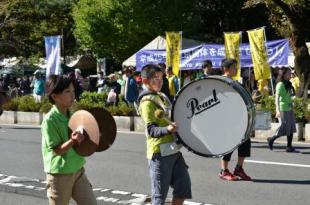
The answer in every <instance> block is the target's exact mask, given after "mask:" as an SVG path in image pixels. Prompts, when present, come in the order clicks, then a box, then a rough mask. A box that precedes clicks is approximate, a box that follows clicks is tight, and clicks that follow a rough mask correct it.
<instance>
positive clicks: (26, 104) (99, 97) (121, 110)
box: [2, 92, 135, 116]
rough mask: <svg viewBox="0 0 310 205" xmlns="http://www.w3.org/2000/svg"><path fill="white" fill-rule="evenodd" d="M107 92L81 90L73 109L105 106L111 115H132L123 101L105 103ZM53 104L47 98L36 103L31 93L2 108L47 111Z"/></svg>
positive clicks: (11, 101)
mask: <svg viewBox="0 0 310 205" xmlns="http://www.w3.org/2000/svg"><path fill="white" fill-rule="evenodd" d="M106 100H107V93H95V92H93V93H92V92H83V94H82V95H81V98H80V101H79V102H75V103H74V104H73V106H72V110H73V111H77V110H89V109H90V108H106V109H107V110H108V111H109V112H110V113H111V115H119V116H132V115H133V114H134V113H135V112H134V111H135V108H134V107H130V106H128V105H127V104H126V102H125V101H122V100H120V101H119V103H118V105H117V106H115V105H110V106H107V105H106ZM52 106H53V105H52V104H51V103H50V102H49V100H48V98H46V97H45V98H43V100H42V102H41V103H36V102H35V100H34V98H33V96H32V95H26V96H23V97H18V98H13V99H11V100H10V101H9V102H8V103H6V104H4V105H3V106H2V108H3V109H4V110H8V111H23V112H41V113H47V112H48V111H49V110H50V109H51V107H52Z"/></svg>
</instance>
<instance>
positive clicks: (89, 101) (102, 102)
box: [73, 92, 134, 116]
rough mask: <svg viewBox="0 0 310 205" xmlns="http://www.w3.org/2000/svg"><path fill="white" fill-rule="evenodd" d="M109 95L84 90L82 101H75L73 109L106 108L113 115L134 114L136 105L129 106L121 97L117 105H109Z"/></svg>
mask: <svg viewBox="0 0 310 205" xmlns="http://www.w3.org/2000/svg"><path fill="white" fill-rule="evenodd" d="M107 96H108V95H107V93H95V92H93V93H91V92H84V93H83V94H82V95H81V98H80V101H79V102H75V103H74V105H73V111H77V110H89V109H90V108H105V109H107V110H108V111H109V112H110V113H111V115H118V116H132V115H133V114H134V107H129V106H128V105H127V104H126V102H124V101H123V100H121V97H120V101H119V103H118V105H117V106H116V105H109V106H107V105H106V100H107Z"/></svg>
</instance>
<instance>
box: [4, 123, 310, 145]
mask: <svg viewBox="0 0 310 205" xmlns="http://www.w3.org/2000/svg"><path fill="white" fill-rule="evenodd" d="M1 127H4V128H12V129H40V128H41V125H33V124H0V129H1ZM117 132H118V133H130V134H141V135H144V134H145V132H142V131H132V130H129V129H117ZM266 140H267V137H266V138H262V137H254V138H251V141H252V142H266ZM293 142H294V143H296V144H305V145H308V144H310V141H309V140H306V141H298V140H297V138H296V137H293ZM277 143H286V137H285V136H283V137H281V138H279V139H277Z"/></svg>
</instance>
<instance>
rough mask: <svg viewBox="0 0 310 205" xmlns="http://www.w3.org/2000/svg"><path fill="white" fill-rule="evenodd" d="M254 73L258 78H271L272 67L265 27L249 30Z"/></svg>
mask: <svg viewBox="0 0 310 205" xmlns="http://www.w3.org/2000/svg"><path fill="white" fill-rule="evenodd" d="M248 35H249V41H250V49H251V56H252V61H253V68H254V75H255V79H256V80H261V79H269V78H270V68H269V64H268V57H267V52H266V44H265V41H266V39H265V30H264V28H260V29H255V30H251V31H248Z"/></svg>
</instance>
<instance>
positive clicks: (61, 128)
mask: <svg viewBox="0 0 310 205" xmlns="http://www.w3.org/2000/svg"><path fill="white" fill-rule="evenodd" d="M68 122H69V118H68V117H66V116H65V115H64V114H62V113H61V112H60V111H59V110H58V108H57V107H56V106H55V105H54V106H53V107H52V109H51V110H50V111H49V112H48V113H47V114H46V116H45V117H44V119H43V122H42V124H41V133H42V155H43V164H44V171H45V172H46V173H50V174H69V173H75V172H77V171H79V170H80V169H81V168H82V167H83V165H84V164H85V159H84V157H82V156H80V155H79V154H78V153H76V152H75V150H74V149H73V148H70V149H69V150H68V151H67V152H66V153H65V154H63V155H56V154H55V153H54V151H53V148H55V147H56V146H58V145H60V144H62V143H64V142H66V141H67V140H69V132H68V131H69V130H68V129H69V128H68Z"/></svg>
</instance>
